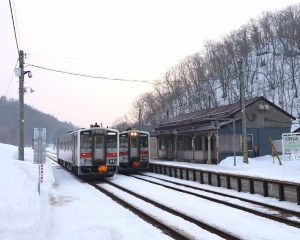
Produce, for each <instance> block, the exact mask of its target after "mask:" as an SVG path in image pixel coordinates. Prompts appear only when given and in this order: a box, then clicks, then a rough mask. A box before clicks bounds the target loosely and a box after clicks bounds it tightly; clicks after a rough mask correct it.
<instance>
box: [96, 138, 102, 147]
mask: <svg viewBox="0 0 300 240" xmlns="http://www.w3.org/2000/svg"><path fill="white" fill-rule="evenodd" d="M95 148H104V137H103V136H97V137H96V136H95Z"/></svg>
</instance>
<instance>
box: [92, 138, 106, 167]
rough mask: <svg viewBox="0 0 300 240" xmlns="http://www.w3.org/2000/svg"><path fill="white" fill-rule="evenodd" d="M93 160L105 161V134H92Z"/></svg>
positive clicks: (96, 161) (97, 161)
mask: <svg viewBox="0 0 300 240" xmlns="http://www.w3.org/2000/svg"><path fill="white" fill-rule="evenodd" d="M93 147H94V149H93V162H95V163H99V164H101V163H105V136H104V135H94V137H93Z"/></svg>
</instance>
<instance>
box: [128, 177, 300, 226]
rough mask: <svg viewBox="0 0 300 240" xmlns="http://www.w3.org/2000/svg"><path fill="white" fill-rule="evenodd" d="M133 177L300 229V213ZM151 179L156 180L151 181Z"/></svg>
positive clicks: (198, 188)
mask: <svg viewBox="0 0 300 240" xmlns="http://www.w3.org/2000/svg"><path fill="white" fill-rule="evenodd" d="M131 177H133V178H136V179H139V180H142V181H146V182H149V183H152V184H156V185H159V186H162V187H165V188H168V189H172V190H175V191H178V192H182V193H186V194H189V195H193V196H196V197H199V198H203V199H206V200H209V201H212V202H216V203H219V204H223V205H226V206H230V207H233V208H236V209H239V210H242V211H245V212H249V213H252V214H255V215H257V216H260V217H265V218H267V219H270V220H274V221H277V222H280V223H284V224H287V225H290V226H293V227H297V228H300V212H297V211H293V210H289V209H285V208H280V207H276V206H273V205H269V204H265V203H261V202H258V201H254V200H250V199H245V198H241V197H237V196H232V195H229V194H225V193H220V192H217V191H213V190H207V189H204V188H201V187H194V186H190V185H187V184H183V183H179V182H175V181H170V180H166V179H163V178H159V177H154V176H149V175H147V174H140V176H131ZM149 178H151V179H154V180H150V179H149Z"/></svg>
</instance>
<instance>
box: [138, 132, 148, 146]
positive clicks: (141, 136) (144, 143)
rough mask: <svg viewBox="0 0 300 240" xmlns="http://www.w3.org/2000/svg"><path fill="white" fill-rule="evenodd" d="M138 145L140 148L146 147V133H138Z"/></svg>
mask: <svg viewBox="0 0 300 240" xmlns="http://www.w3.org/2000/svg"><path fill="white" fill-rule="evenodd" d="M140 146H141V147H142V148H147V147H148V135H147V134H141V135H140Z"/></svg>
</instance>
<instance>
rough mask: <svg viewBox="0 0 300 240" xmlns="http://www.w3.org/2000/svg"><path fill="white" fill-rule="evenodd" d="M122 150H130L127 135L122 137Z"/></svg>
mask: <svg viewBox="0 0 300 240" xmlns="http://www.w3.org/2000/svg"><path fill="white" fill-rule="evenodd" d="M120 148H128V135H127V134H121V135H120Z"/></svg>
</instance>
